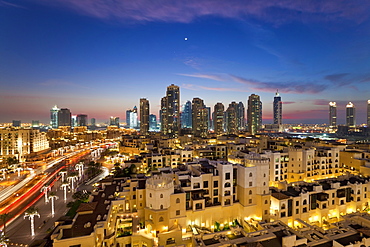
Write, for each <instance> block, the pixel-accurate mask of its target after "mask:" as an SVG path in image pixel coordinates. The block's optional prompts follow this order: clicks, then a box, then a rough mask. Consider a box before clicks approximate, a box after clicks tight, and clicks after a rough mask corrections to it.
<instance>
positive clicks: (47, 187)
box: [41, 185, 51, 203]
mask: <svg viewBox="0 0 370 247" xmlns="http://www.w3.org/2000/svg"><path fill="white" fill-rule="evenodd" d="M50 189H51V188H50V186H49V185H44V186H42V188H41V192H42V193H44V194H45V203H48V202H49V199H48V191H49V190H50Z"/></svg>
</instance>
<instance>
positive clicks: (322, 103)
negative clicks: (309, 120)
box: [312, 99, 329, 106]
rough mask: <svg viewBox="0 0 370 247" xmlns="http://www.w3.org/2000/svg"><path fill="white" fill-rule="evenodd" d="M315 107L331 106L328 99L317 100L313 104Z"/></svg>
mask: <svg viewBox="0 0 370 247" xmlns="http://www.w3.org/2000/svg"><path fill="white" fill-rule="evenodd" d="M312 104H313V105H325V106H327V105H329V101H328V100H327V99H316V100H313V102H312Z"/></svg>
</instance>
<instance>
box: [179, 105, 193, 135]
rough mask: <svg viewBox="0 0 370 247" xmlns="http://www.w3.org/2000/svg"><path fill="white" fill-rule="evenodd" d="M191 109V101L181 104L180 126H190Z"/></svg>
mask: <svg viewBox="0 0 370 247" xmlns="http://www.w3.org/2000/svg"><path fill="white" fill-rule="evenodd" d="M191 117H192V110H191V101H190V100H188V101H186V103H185V104H184V105H183V108H182V112H181V128H184V129H191V128H192V118H191Z"/></svg>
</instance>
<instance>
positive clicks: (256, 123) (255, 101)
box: [247, 94, 262, 135]
mask: <svg viewBox="0 0 370 247" xmlns="http://www.w3.org/2000/svg"><path fill="white" fill-rule="evenodd" d="M247 115H248V116H247V117H248V131H249V132H250V133H251V134H252V135H254V134H256V133H257V132H258V131H259V130H260V128H261V125H262V102H261V100H260V96H259V95H256V94H252V95H251V96H249V98H248V112H247Z"/></svg>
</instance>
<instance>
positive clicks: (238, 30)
mask: <svg viewBox="0 0 370 247" xmlns="http://www.w3.org/2000/svg"><path fill="white" fill-rule="evenodd" d="M172 83H173V84H175V85H178V86H180V95H181V103H185V102H186V101H187V100H192V98H194V97H200V98H202V99H203V100H204V101H205V104H206V105H207V106H211V107H212V109H213V106H214V105H215V104H216V103H217V102H222V103H223V104H224V105H225V108H227V106H228V104H229V103H230V102H231V101H236V102H240V101H241V102H243V103H244V105H245V106H246V107H247V100H248V96H249V95H251V94H252V93H254V94H258V95H260V96H261V99H262V103H263V119H264V123H271V122H272V119H271V118H272V102H273V97H274V94H275V92H276V90H277V89H278V90H279V92H280V95H281V97H282V101H283V102H284V104H283V122H284V123H328V103H329V101H336V102H337V105H338V123H339V124H344V123H345V105H346V104H347V103H348V101H352V102H353V103H354V104H355V106H356V109H357V123H358V124H361V123H364V122H365V119H366V104H367V100H368V99H370V1H369V0H364V1H361V0H353V1H348V0H333V1H322V0H318V1H316V0H312V1H297V0H276V1H272V0H271V1H269V0H259V1H257V0H252V1H248V0H240V1H239V0H187V1H184V0H181V1H180V0H164V1H155V0H134V1H133V0H127V1H124V0H122V1H120V0H14V1H11V0H0V122H11V121H12V120H16V119H17V120H18V119H20V120H21V121H22V122H23V123H25V122H30V121H31V120H40V121H41V122H43V123H49V121H50V109H51V108H52V107H53V106H54V105H58V107H61V108H69V109H71V111H72V113H73V114H81V113H85V114H87V115H88V117H89V119H90V118H96V119H97V120H98V122H100V121H108V119H109V117H110V116H119V117H120V118H121V119H122V121H124V119H125V112H126V110H127V109H130V108H133V107H134V106H135V105H136V106H138V107H139V99H140V98H148V99H149V101H150V108H151V110H150V111H151V113H153V114H156V115H158V110H159V104H160V100H161V97H163V96H164V95H165V92H166V87H167V86H168V85H170V84H172Z"/></svg>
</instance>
